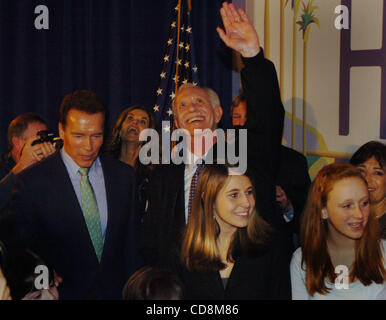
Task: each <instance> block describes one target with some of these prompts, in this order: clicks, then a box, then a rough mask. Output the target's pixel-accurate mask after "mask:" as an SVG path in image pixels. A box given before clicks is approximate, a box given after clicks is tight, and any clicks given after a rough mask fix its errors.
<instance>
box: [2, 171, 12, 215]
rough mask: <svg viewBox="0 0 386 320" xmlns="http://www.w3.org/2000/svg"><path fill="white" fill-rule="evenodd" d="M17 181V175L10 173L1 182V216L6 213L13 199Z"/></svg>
mask: <svg viewBox="0 0 386 320" xmlns="http://www.w3.org/2000/svg"><path fill="white" fill-rule="evenodd" d="M14 179H15V175H14V174H13V173H12V172H9V173H8V174H7V175H6V176H5V177H4V178H3V179H1V181H0V216H1V215H3V213H5V208H6V206H7V204H8V202H9V199H10V198H11V190H12V185H13V182H14Z"/></svg>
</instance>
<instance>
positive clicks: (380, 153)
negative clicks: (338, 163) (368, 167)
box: [350, 141, 386, 168]
mask: <svg viewBox="0 0 386 320" xmlns="http://www.w3.org/2000/svg"><path fill="white" fill-rule="evenodd" d="M372 157H374V158H375V159H376V160H377V161H378V163H379V165H380V166H381V168H385V167H386V145H385V144H383V143H382V142H379V141H369V142H367V143H365V144H364V145H363V146H361V147H360V148H359V149H358V150H357V151H356V152H355V153H354V154H353V156H352V157H351V159H350V163H351V164H353V165H354V166H358V165H360V164H362V163H363V162H366V161H367V160H369V159H370V158H372Z"/></svg>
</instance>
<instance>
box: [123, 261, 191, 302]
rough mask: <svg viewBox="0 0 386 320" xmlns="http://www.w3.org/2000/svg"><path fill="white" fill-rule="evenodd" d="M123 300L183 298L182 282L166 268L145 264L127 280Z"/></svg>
mask: <svg viewBox="0 0 386 320" xmlns="http://www.w3.org/2000/svg"><path fill="white" fill-rule="evenodd" d="M122 297H123V300H181V299H183V297H184V290H183V285H182V282H181V281H180V280H179V278H178V277H177V276H176V275H175V274H173V273H171V272H170V271H168V270H166V269H160V268H156V267H150V266H145V267H142V268H141V269H139V270H137V271H136V272H135V273H134V274H132V275H131V277H130V278H129V280H127V282H126V284H125V287H124V288H123V291H122Z"/></svg>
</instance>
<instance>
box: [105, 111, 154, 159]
mask: <svg viewBox="0 0 386 320" xmlns="http://www.w3.org/2000/svg"><path fill="white" fill-rule="evenodd" d="M133 110H143V111H145V112H146V114H147V115H148V117H149V128H151V129H155V120H154V116H153V112H152V111H151V110H150V109H149V108H148V107H146V106H144V105H141V104H135V105H132V106H130V107H128V108H126V109H125V110H123V111H122V112H121V114H120V115H119V117H118V119H117V121H115V124H114V127H113V131H112V134H111V140H110V143H109V146H108V153H109V154H110V155H111V156H112V157H114V158H116V159H118V158H119V155H120V154H121V146H122V140H121V137H120V135H119V134H120V131H121V128H122V124H123V122H124V121H125V120H126V117H127V114H128V113H129V112H130V111H133Z"/></svg>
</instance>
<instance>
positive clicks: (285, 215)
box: [283, 207, 295, 222]
mask: <svg viewBox="0 0 386 320" xmlns="http://www.w3.org/2000/svg"><path fill="white" fill-rule="evenodd" d="M294 213H295V211H294V208H293V207H291V209H289V210H288V211H287V212H284V213H283V218H284V220H285V222H290V221H291V220H292V219H293V218H294Z"/></svg>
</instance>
